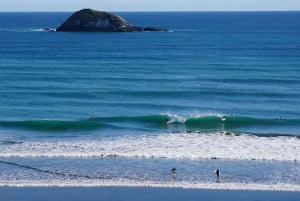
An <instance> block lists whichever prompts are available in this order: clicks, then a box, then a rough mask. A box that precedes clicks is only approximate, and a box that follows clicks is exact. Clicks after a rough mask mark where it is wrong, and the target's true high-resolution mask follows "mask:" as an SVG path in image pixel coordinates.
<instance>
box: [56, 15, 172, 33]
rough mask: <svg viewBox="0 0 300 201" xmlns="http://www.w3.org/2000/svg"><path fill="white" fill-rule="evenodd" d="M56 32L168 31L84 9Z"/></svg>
mask: <svg viewBox="0 0 300 201" xmlns="http://www.w3.org/2000/svg"><path fill="white" fill-rule="evenodd" d="M56 31H69V32H71V31H73V32H134V31H135V32H142V31H168V30H167V29H162V28H159V27H138V26H132V25H130V24H129V23H128V22H127V21H126V20H124V19H123V18H122V17H120V16H118V15H114V14H112V13H108V12H103V11H97V10H93V9H82V10H80V11H77V12H75V13H74V14H73V15H71V16H70V17H69V18H68V19H67V21H65V22H64V23H63V24H62V25H61V26H60V27H58V28H57V29H56Z"/></svg>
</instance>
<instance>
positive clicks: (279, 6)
mask: <svg viewBox="0 0 300 201" xmlns="http://www.w3.org/2000/svg"><path fill="white" fill-rule="evenodd" d="M82 8H93V9H96V10H102V11H285V10H300V0H0V12H7V11H77V10H80V9H82Z"/></svg>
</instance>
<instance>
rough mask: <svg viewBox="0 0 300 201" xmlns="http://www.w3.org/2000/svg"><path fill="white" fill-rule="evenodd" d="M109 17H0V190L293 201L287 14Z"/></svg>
mask: <svg viewBox="0 0 300 201" xmlns="http://www.w3.org/2000/svg"><path fill="white" fill-rule="evenodd" d="M116 14H118V15H120V16H122V17H123V18H125V19H126V20H128V21H129V22H130V23H131V24H133V25H136V26H157V27H162V28H166V29H169V30H170V31H169V32H132V33H83V32H77V33H70V32H46V31H43V29H44V28H53V29H55V28H56V27H58V26H59V25H60V24H61V23H63V22H64V21H65V20H66V19H67V18H68V17H69V16H70V15H71V13H0V44H1V45H0V111H1V112H0V186H2V187H3V186H13V187H15V186H27V187H28V186H139V187H144V186H153V187H171V188H173V187H180V188H196V189H237V190H282V191H298V192H299V191H300V179H299V178H300V21H299V19H300V12H157V13H156V12H146V13H144V12H136V13H135V12H132V13H127V12H124V13H116ZM172 168H176V171H173V172H172V171H171V169H172ZM217 168H218V169H220V171H221V174H220V178H219V179H218V180H217V178H216V175H215V172H214V171H215V170H216V169H217Z"/></svg>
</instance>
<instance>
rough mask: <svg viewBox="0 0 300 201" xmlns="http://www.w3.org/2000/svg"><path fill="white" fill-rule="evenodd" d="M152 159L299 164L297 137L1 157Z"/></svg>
mask: <svg viewBox="0 0 300 201" xmlns="http://www.w3.org/2000/svg"><path fill="white" fill-rule="evenodd" d="M103 156H104V157H105V156H120V157H149V158H152V157H154V158H170V159H190V160H198V159H230V160H277V161H300V140H299V139H297V138H295V137H256V136H251V135H240V136H234V135H226V134H225V133H211V134H203V133H181V134H172V133H170V134H159V135H144V136H125V137H124V136H123V137H115V138H105V139H102V140H101V139H99V140H71V141H67V140H64V141H62V140H60V141H52V142H49V141H47V142H35V141H31V142H23V143H19V144H13V145H7V146H0V157H103Z"/></svg>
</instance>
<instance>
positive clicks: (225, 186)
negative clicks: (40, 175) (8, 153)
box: [0, 179, 300, 192]
mask: <svg viewBox="0 0 300 201" xmlns="http://www.w3.org/2000/svg"><path fill="white" fill-rule="evenodd" d="M4 186H9V187H153V188H185V189H220V190H257V191H294V192H300V185H296V184H287V183H275V184H264V183H208V182H207V183H189V182H184V181H183V182H180V181H172V182H157V181H133V180H123V179H119V180H117V179H116V180H39V181H36V180H35V181H34V182H33V181H32V180H14V181H9V182H8V181H1V180H0V187H4Z"/></svg>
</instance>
